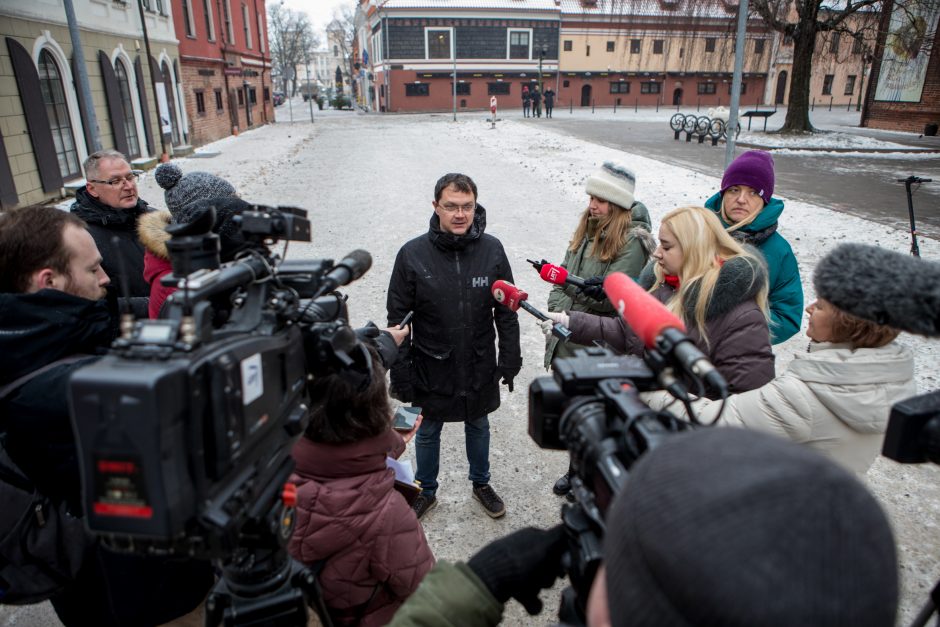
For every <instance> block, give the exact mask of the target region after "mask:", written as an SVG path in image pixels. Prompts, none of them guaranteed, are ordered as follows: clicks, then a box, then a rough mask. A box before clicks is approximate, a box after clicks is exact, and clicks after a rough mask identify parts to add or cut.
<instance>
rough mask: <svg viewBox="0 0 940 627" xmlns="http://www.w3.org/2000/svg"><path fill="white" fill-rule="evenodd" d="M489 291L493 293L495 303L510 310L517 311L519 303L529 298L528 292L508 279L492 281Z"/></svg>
mask: <svg viewBox="0 0 940 627" xmlns="http://www.w3.org/2000/svg"><path fill="white" fill-rule="evenodd" d="M490 291H491V292H492V293H493V298H495V299H496V302H497V303H499V304H501V305H505V306H506V307H509V309H510V310H512V311H517V310H518V309H519V304H520V303H522V301H524V300H526V299H527V298H529V295H528V294H526V293H525V292H523V291H522V290H520V289H519V288H518V287H516V286H515V285H513V284H512V283H510V282H509V281H503V280H502V279H499V280H497V281H494V282H493V287H492V289H491V290H490Z"/></svg>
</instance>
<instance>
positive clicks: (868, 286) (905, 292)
mask: <svg viewBox="0 0 940 627" xmlns="http://www.w3.org/2000/svg"><path fill="white" fill-rule="evenodd" d="M813 286H814V287H815V288H816V295H817V296H819V297H820V298H823V299H825V300H827V301H829V302H830V303H832V304H833V305H835V306H836V307H837V308H839V309H841V310H842V311H844V312H846V313H848V314H851V315H853V316H855V317H857V318H862V319H863V320H868V321H870V322H874V323H876V324H886V325H888V326H890V327H894V328H895V329H899V330H901V331H907V332H908V333H916V334H918V335H925V336H927V337H940V263H936V262H932V261H925V260H923V259H919V258H914V257H910V256H908V255H903V254H901V253H896V252H893V251H890V250H885V249H884V248H879V247H877V246H868V245H865V244H854V243H853V244H840V245H839V246H837V247H836V248H834V249H833V250H832V251H831V252H830V253H829V254H827V255H826V256H825V257H823V258H822V260H821V261H820V262H819V264H818V265H817V266H816V272H815V273H814V274H813Z"/></svg>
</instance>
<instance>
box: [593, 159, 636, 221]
mask: <svg viewBox="0 0 940 627" xmlns="http://www.w3.org/2000/svg"><path fill="white" fill-rule="evenodd" d="M634 188H636V175H635V174H633V170H631V169H629V168H627V167H626V166H623V165H620V164H619V163H613V162H611V161H605V162H604V165H603V167H602V168H601V169H600V171H599V172H596V173H594V174H592V175H591V176H589V177H588V180H587V185H585V191H587V193H588V194H590V195H591V196H597V197H598V198H601V199H603V200H606V201H607V202H612V203H614V204H615V205H618V206H620V207H621V208H622V209H629V208H630V207H631V206H632V205H633V190H634Z"/></svg>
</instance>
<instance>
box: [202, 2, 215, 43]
mask: <svg viewBox="0 0 940 627" xmlns="http://www.w3.org/2000/svg"><path fill="white" fill-rule="evenodd" d="M202 14H203V15H204V16H205V18H206V36H207V37H208V38H209V41H215V24H214V23H213V19H212V0H202Z"/></svg>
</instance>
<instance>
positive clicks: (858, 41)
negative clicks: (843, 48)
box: [852, 35, 864, 54]
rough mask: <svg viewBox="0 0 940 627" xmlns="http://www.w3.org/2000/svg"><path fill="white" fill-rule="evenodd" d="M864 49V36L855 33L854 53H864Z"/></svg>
mask: <svg viewBox="0 0 940 627" xmlns="http://www.w3.org/2000/svg"><path fill="white" fill-rule="evenodd" d="M863 49H864V45H863V43H862V36H861V35H855V37H854V38H853V41H852V54H862V50H863Z"/></svg>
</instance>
